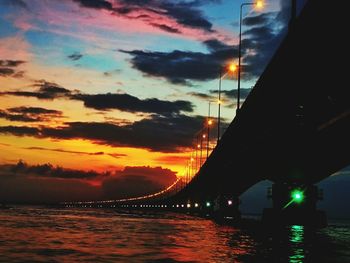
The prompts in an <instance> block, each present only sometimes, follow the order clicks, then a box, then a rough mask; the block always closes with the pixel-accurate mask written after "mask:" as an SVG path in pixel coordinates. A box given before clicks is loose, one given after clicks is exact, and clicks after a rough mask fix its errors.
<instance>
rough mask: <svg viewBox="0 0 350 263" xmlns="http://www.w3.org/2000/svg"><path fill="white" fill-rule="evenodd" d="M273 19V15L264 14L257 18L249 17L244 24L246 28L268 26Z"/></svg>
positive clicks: (244, 20)
mask: <svg viewBox="0 0 350 263" xmlns="http://www.w3.org/2000/svg"><path fill="white" fill-rule="evenodd" d="M270 19H271V13H262V14H260V15H257V16H247V17H246V18H244V19H243V24H244V25H246V26H257V25H264V24H267V23H268V22H269V21H270Z"/></svg>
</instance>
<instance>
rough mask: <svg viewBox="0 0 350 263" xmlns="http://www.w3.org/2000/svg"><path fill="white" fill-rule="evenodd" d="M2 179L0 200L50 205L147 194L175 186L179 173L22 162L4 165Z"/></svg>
mask: <svg viewBox="0 0 350 263" xmlns="http://www.w3.org/2000/svg"><path fill="white" fill-rule="evenodd" d="M0 180H1V184H0V203H25V204H50V203H58V202H64V201H91V200H108V199H115V198H126V197H134V196H143V195H146V194H150V193H154V192H158V191H159V190H162V189H164V188H166V187H168V186H169V185H171V184H172V183H173V182H174V181H175V180H176V173H175V172H173V171H171V170H169V169H164V168H162V167H149V166H136V167H132V166H128V167H125V168H124V169H123V170H121V171H107V172H102V173H99V172H96V171H83V170H75V169H68V168H63V167H59V166H56V167H54V166H53V165H51V164H37V165H30V164H27V163H25V162H23V161H19V162H18V163H17V164H3V165H0Z"/></svg>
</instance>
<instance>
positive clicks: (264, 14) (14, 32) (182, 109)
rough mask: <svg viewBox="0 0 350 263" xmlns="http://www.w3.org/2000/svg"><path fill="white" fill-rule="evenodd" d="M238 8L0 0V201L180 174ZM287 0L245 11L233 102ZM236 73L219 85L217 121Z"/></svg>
mask: <svg viewBox="0 0 350 263" xmlns="http://www.w3.org/2000/svg"><path fill="white" fill-rule="evenodd" d="M287 2H288V3H287ZM241 3H242V1H238V0H163V1H157V0H143V1H139V0H62V1H55V0H0V84H1V85H0V165H1V169H0V188H1V189H7V192H6V193H4V191H2V193H1V194H0V197H1V199H3V200H5V201H6V200H10V201H19V202H21V201H23V200H28V201H30V202H31V201H33V202H34V201H39V200H41V199H42V198H43V197H44V198H47V200H50V201H63V200H77V199H84V200H89V199H94V198H95V199H99V198H107V197H108V198H109V197H120V196H130V195H137V194H142V193H147V192H149V191H150V192H152V191H156V190H159V189H162V188H164V187H165V186H167V185H170V184H171V183H172V182H174V181H175V179H176V176H182V175H183V174H184V169H185V166H186V163H187V161H188V159H189V156H190V154H191V152H192V149H193V147H194V145H195V144H196V143H195V140H194V138H195V136H196V133H197V132H198V131H200V130H201V129H202V128H203V125H204V123H205V119H206V116H207V114H208V104H209V101H211V102H212V103H211V115H212V116H214V117H216V116H217V104H216V101H217V89H218V82H219V80H218V75H219V71H220V70H221V68H222V67H224V66H225V65H227V64H229V63H230V62H237V54H238V25H239V20H238V19H239V5H240V4H241ZM288 4H289V1H280V0H269V1H266V5H265V7H264V10H254V9H253V8H252V7H246V9H245V15H244V17H245V18H244V26H243V42H242V48H243V67H242V71H243V72H242V75H243V80H242V89H243V90H242V95H243V97H245V96H246V95H247V94H248V93H249V90H250V89H251V88H252V86H254V83H255V82H256V80H257V78H258V77H259V75H260V74H261V72H262V71H263V69H264V67H265V65H266V63H267V62H268V60H269V58H270V57H271V55H272V54H273V51H274V50H275V48H276V47H277V46H278V43H279V41H280V39H281V36H282V35H283V33H281V32H283V31H284V29H285V25H286V22H287V21H288V19H289V9H288ZM235 78H236V77H235V76H231V75H227V76H226V77H225V79H224V80H223V83H222V89H223V93H222V95H223V107H222V117H223V123H224V124H223V126H225V125H226V124H227V123H229V122H230V121H231V120H232V119H233V118H234V115H235V105H236V104H235V103H236V93H237V92H236V87H237V82H236V80H235ZM214 124H215V123H214ZM212 140H213V145H214V141H215V140H216V138H215V131H214V130H213V132H212ZM19 160H22V162H20V163H18V162H19ZM57 166H59V167H57ZM8 189H11V190H8ZM1 199H0V201H1Z"/></svg>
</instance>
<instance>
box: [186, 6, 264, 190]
mask: <svg viewBox="0 0 350 263" xmlns="http://www.w3.org/2000/svg"><path fill="white" fill-rule="evenodd" d="M249 5H253V6H254V9H255V10H262V9H263V8H264V7H265V1H263V0H257V1H254V2H246V3H242V4H241V7H240V21H239V52H238V65H237V64H235V63H231V64H229V65H228V66H227V67H225V72H223V70H220V76H219V89H218V101H217V104H218V118H217V143H218V142H219V141H220V129H221V128H220V118H221V117H220V107H221V104H222V100H221V80H222V79H223V78H224V77H225V76H226V75H227V74H228V73H231V74H234V73H235V72H237V108H236V111H237V113H238V111H239V109H240V89H241V88H240V87H241V85H240V81H241V53H242V52H241V50H242V49H241V48H242V19H243V17H242V11H243V7H244V6H249ZM206 124H207V125H206V126H207V134H205V133H204V134H201V142H200V144H199V143H198V141H197V145H196V146H197V147H196V148H195V156H196V159H194V157H193V154H192V155H191V158H190V162H189V163H188V170H189V171H190V172H189V175H188V176H186V180H185V181H186V184H187V183H189V182H190V181H191V180H192V178H193V176H194V175H195V174H196V173H197V172H198V171H199V170H200V168H201V166H202V149H203V139H206V138H207V146H206V151H207V154H206V158H208V155H209V149H210V146H209V144H210V127H211V126H212V125H213V120H212V119H211V117H210V102H209V112H208V120H207V123H206ZM200 133H202V130H201V132H200ZM198 150H200V157H199V166H197V164H198V156H197V151H198ZM194 160H196V169H195V170H194V171H193V162H194ZM191 171H192V172H191ZM187 177H188V178H187Z"/></svg>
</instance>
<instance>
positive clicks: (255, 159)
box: [175, 0, 350, 199]
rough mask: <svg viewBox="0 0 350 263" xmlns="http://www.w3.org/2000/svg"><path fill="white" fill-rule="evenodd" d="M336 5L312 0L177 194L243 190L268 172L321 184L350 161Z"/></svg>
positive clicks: (348, 107) (348, 100)
mask: <svg viewBox="0 0 350 263" xmlns="http://www.w3.org/2000/svg"><path fill="white" fill-rule="evenodd" d="M329 13H339V7H337V6H336V5H331V4H329V2H328V1H320V0H309V1H308V2H307V4H306V6H305V8H304V9H303V11H302V13H301V15H300V16H299V17H298V19H297V20H296V21H295V22H294V23H293V24H291V27H290V30H289V33H288V35H287V36H286V38H285V39H284V41H283V42H282V43H281V46H280V48H279V49H278V50H277V52H276V54H275V55H274V57H273V58H272V60H271V62H270V63H269V65H268V66H267V68H266V69H265V71H264V73H263V74H262V76H261V77H260V79H259V80H258V82H257V84H256V86H255V87H254V89H253V90H252V92H251V93H250V95H249V97H248V98H247V99H246V101H245V103H244V104H243V107H242V108H241V110H240V112H239V114H238V115H237V116H236V118H235V119H234V121H233V122H232V123H231V125H230V126H229V128H228V129H227V130H226V132H225V134H224V135H223V137H222V139H221V141H220V143H219V145H218V146H217V147H216V148H215V150H214V151H213V153H212V154H211V156H210V157H209V159H208V160H207V162H206V163H205V164H204V165H203V167H202V169H201V170H200V172H199V173H198V175H197V176H196V177H195V178H194V179H193V180H192V182H191V183H190V184H189V185H188V186H187V187H186V188H185V189H184V190H183V191H181V192H180V193H178V195H177V196H175V199H186V198H191V199H193V198H194V199H202V198H204V197H205V198H207V197H210V196H212V197H215V196H217V195H218V194H223V193H229V194H232V195H235V196H239V195H240V194H242V193H243V192H244V191H246V190H247V189H248V188H249V187H251V186H252V185H254V184H255V183H257V182H259V181H261V180H264V179H269V180H272V181H274V182H290V183H299V184H313V183H316V182H318V181H320V180H322V179H324V178H326V177H327V176H330V175H331V174H333V173H335V172H337V171H338V170H340V169H342V168H344V167H345V166H347V165H349V164H350V156H349V154H348V149H350V140H349V135H350V96H349V94H350V92H349V88H348V87H347V86H346V85H345V83H346V73H345V69H342V68H341V66H340V65H341V64H340V62H341V60H342V55H343V54H342V53H341V52H348V51H347V49H348V47H346V45H345V42H344V43H343V42H342V41H340V40H339V39H338V40H337V41H336V40H335V39H334V38H333V37H332V36H331V34H330V33H329V32H331V30H332V29H334V28H336V27H338V28H339V27H342V26H343V27H344V26H345V24H344V23H343V21H341V20H342V18H341V17H342V16H341V15H339V18H338V19H334V20H328V19H327V17H328V14H329ZM339 37H340V36H339ZM341 37H342V36H341ZM326 54H327V55H326Z"/></svg>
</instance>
